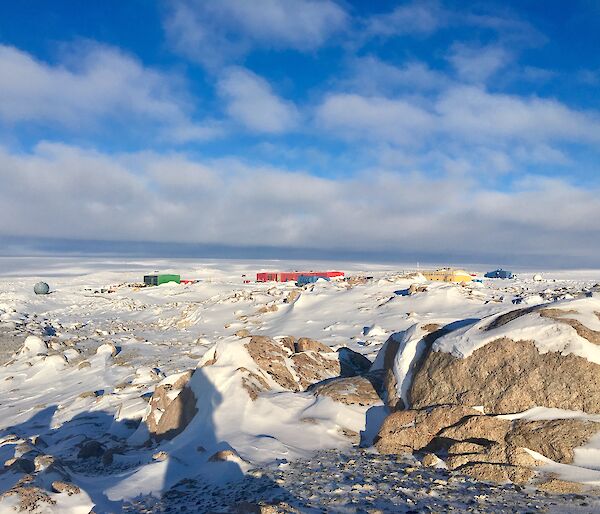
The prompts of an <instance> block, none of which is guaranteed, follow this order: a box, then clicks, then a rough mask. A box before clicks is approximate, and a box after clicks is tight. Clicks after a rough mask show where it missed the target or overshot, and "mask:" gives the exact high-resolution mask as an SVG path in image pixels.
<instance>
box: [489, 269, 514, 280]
mask: <svg viewBox="0 0 600 514" xmlns="http://www.w3.org/2000/svg"><path fill="white" fill-rule="evenodd" d="M484 277H485V278H514V275H513V273H512V271H506V270H504V269H502V268H500V269H497V270H495V271H488V272H487V273H486V274H485V275H484Z"/></svg>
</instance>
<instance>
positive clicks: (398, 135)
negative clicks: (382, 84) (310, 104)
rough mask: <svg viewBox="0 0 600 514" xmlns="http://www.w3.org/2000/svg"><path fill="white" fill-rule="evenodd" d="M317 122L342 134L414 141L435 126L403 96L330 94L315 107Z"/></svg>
mask: <svg viewBox="0 0 600 514" xmlns="http://www.w3.org/2000/svg"><path fill="white" fill-rule="evenodd" d="M316 122H317V124H318V125H319V126H321V127H322V128H323V129H325V130H326V131H327V132H334V133H336V134H338V135H341V136H342V137H350V138H357V139H368V140H377V141H381V142H385V141H390V142H395V143H399V144H414V143H416V142H418V141H419V138H420V137H421V136H422V135H423V134H429V133H431V132H432V131H433V130H434V129H435V118H434V116H433V115H431V114H430V113H429V112H427V111H426V110H424V109H422V108H420V107H419V106H417V105H414V104H413V103H411V102H410V101H408V100H404V99H396V100H392V99H387V98H384V97H367V96H362V95H356V94H344V93H340V94H332V95H329V96H328V97H326V98H325V100H324V101H323V103H322V104H321V105H320V106H319V107H318V109H317V115H316Z"/></svg>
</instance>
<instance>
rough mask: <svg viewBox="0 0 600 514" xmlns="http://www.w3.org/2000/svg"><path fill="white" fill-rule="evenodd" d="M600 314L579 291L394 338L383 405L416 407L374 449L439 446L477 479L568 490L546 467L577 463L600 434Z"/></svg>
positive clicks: (390, 423)
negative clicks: (578, 451)
mask: <svg viewBox="0 0 600 514" xmlns="http://www.w3.org/2000/svg"><path fill="white" fill-rule="evenodd" d="M599 312H600V299H599V298H597V297H594V296H592V297H582V298H578V299H576V300H566V301H561V302H556V303H555V304H553V307H552V308H549V307H548V306H547V305H537V306H533V307H526V308H522V309H514V310H511V311H508V312H504V313H501V314H498V315H493V316H490V317H488V318H484V319H482V320H480V321H473V322H471V321H465V322H461V323H456V324H451V325H446V326H445V327H442V328H440V327H437V326H430V327H425V326H424V325H414V326H413V327H411V328H410V329H409V330H407V331H405V332H402V333H399V334H394V336H392V337H391V338H390V340H389V341H388V342H387V343H386V345H385V346H384V348H383V349H382V351H381V352H380V355H379V356H378V357H377V359H376V361H375V364H374V365H373V368H376V369H383V372H384V378H385V380H384V390H385V393H384V394H385V397H386V401H387V404H388V405H389V406H390V407H391V408H392V409H396V410H397V409H402V408H406V407H408V408H409V409H410V410H397V411H396V412H392V413H391V414H390V415H389V416H388V418H387V419H386V420H385V421H384V423H383V425H382V427H381V429H380V431H379V434H378V436H377V438H376V446H377V448H378V450H379V451H380V452H382V453H404V452H415V451H417V452H434V453H435V454H436V455H437V456H438V457H440V458H442V459H443V460H444V461H445V462H446V465H447V466H448V468H449V469H454V470H458V471H460V472H462V473H466V474H470V475H472V476H474V477H476V478H478V479H484V480H493V481H507V480H510V481H513V482H517V483H530V484H533V485H539V486H540V487H546V488H547V489H548V490H551V488H552V487H556V489H557V490H560V488H561V487H563V486H564V487H565V490H569V488H571V485H572V484H571V483H570V482H565V481H564V480H562V478H564V477H558V478H557V477H555V478H548V476H549V475H548V472H547V471H546V470H545V468H544V466H541V465H542V464H543V463H544V462H546V461H545V459H550V460H551V461H554V462H557V463H560V464H562V465H570V464H572V463H573V461H574V456H575V450H576V449H577V448H581V447H585V446H586V445H588V444H589V442H590V441H591V440H592V438H593V437H597V435H596V434H598V433H600V422H598V421H597V417H594V416H593V415H594V414H598V413H600V330H599V329H600V315H599V314H598V313H599ZM454 327H456V328H454ZM534 408H537V409H536V410H533V411H531V413H530V412H527V414H520V413H523V412H524V411H529V410H530V409H534ZM474 409H476V412H474V411H473V410H474ZM551 409H561V410H560V411H559V410H556V411H553V410H551ZM565 411H571V413H569V412H565ZM508 414H511V416H507V415H508ZM540 415H541V416H540ZM536 417H537V419H536ZM588 453H589V452H588ZM540 455H541V456H543V458H544V459H542V458H541V457H539V456H540ZM542 461H543V462H542ZM584 461H585V459H584ZM582 462H583V461H582ZM578 465H579V466H581V465H582V464H581V463H578ZM584 466H587V465H584ZM553 484H555V485H553ZM564 484H566V485H564ZM575 489H576V487H575Z"/></svg>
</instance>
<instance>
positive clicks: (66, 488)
mask: <svg viewBox="0 0 600 514" xmlns="http://www.w3.org/2000/svg"><path fill="white" fill-rule="evenodd" d="M52 490H53V491H54V492H55V493H67V495H68V496H72V495H74V494H79V493H80V492H81V489H79V487H77V486H76V485H74V484H69V483H68V482H63V481H62V480H55V481H54V482H52Z"/></svg>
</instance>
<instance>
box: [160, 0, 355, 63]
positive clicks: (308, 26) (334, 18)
mask: <svg viewBox="0 0 600 514" xmlns="http://www.w3.org/2000/svg"><path fill="white" fill-rule="evenodd" d="M347 23H348V15H347V14H346V12H345V11H344V9H342V7H340V6H339V5H338V4H337V3H335V2H333V1H330V0H322V1H316V0H261V1H260V2H259V3H256V2H249V1H247V0H219V1H215V2H206V1H203V0H175V1H174V2H173V3H172V5H171V8H170V10H169V13H168V16H167V18H166V20H165V29H166V32H167V36H168V38H169V40H170V42H171V44H172V45H173V46H174V48H175V49H176V50H177V51H179V52H180V53H181V54H182V55H185V56H187V57H188V58H190V59H192V60H195V61H197V62H200V63H202V64H204V65H208V66H213V67H214V66H216V65H219V64H221V63H223V62H226V61H228V60H231V59H236V58H239V57H241V56H243V55H244V54H246V53H247V52H248V51H250V50H251V49H252V48H253V47H255V46H258V47H261V48H275V49H282V48H291V49H294V50H299V51H310V50H314V49H316V48H319V47H320V46H322V45H323V44H324V43H325V42H326V41H327V39H328V38H329V37H331V36H332V35H333V34H335V33H337V32H339V31H341V30H343V29H344V28H345V26H346V24H347Z"/></svg>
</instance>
